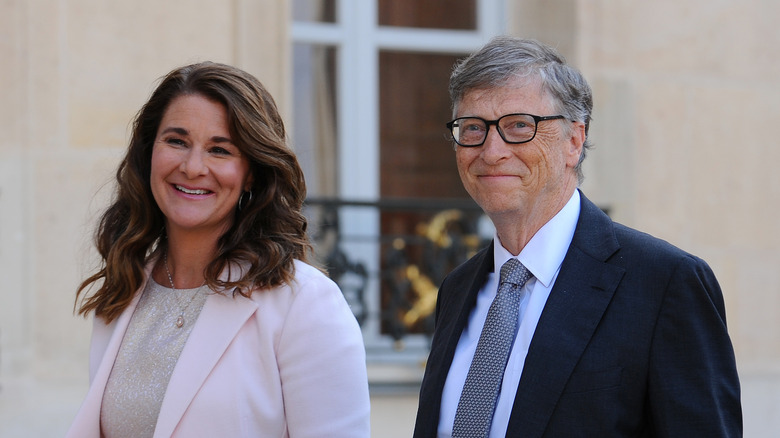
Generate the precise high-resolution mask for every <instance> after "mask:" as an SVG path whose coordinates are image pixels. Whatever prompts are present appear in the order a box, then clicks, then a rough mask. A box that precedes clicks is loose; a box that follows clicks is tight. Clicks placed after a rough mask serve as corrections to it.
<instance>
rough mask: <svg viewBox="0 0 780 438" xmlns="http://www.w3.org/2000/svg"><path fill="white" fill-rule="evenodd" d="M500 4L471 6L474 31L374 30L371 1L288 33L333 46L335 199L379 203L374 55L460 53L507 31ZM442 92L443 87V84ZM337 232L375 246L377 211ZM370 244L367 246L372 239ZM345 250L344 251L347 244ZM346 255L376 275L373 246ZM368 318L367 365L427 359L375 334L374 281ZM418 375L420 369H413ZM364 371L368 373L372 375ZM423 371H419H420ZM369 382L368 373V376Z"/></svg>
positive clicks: (392, 374)
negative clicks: (336, 153)
mask: <svg viewBox="0 0 780 438" xmlns="http://www.w3.org/2000/svg"><path fill="white" fill-rule="evenodd" d="M506 11H507V9H506V4H505V0H477V26H476V27H477V28H476V29H475V30H444V29H421V28H409V27H403V28H402V27H389V26H379V25H378V20H377V1H376V0H336V20H335V21H336V22H335V23H318V22H298V21H294V22H293V23H292V26H291V39H292V42H293V43H309V44H317V45H325V46H332V47H335V48H336V49H337V50H336V53H337V89H338V91H337V93H338V95H337V99H336V101H337V111H338V117H337V120H338V126H337V132H338V134H337V141H338V148H339V161H338V187H339V189H338V190H339V193H338V195H339V197H340V198H341V199H346V200H355V201H376V200H378V199H379V198H380V186H379V176H380V163H379V147H380V145H379V53H380V51H381V50H397V51H408V52H417V53H436V54H442V53H450V54H464V53H469V52H472V51H474V50H476V49H478V48H479V47H481V46H482V45H483V44H485V43H486V42H487V41H488V40H489V39H490V38H491V37H493V36H495V35H498V34H501V33H503V32H505V31H506V19H505V14H506ZM441 86H442V87H447V84H446V83H442V84H441ZM340 220H341V228H342V229H343V230H348V231H349V234H350V235H355V234H359V235H361V236H366V237H367V239H366V241H373V242H378V239H377V237H378V236H379V234H380V230H379V212H378V211H375V210H368V209H357V208H356V209H353V210H352V211H343V212H342V215H341V217H340ZM372 238H373V239H372ZM345 247H347V246H346V245H345ZM347 248H348V250H349V253H350V254H356V253H357V254H359V255H360V258H361V259H362V260H368V261H369V264H370V266H367V268H368V269H369V272H377V271H378V270H379V245H378V243H372V244H361V245H354V246H349V247H347ZM366 306H367V310H368V315H369V317H368V318H367V319H366V321H365V323H364V325H363V335H364V338H365V342H366V348H367V351H368V355H369V364H371V363H374V364H385V365H387V364H393V363H396V364H398V363H407V364H408V363H415V364H419V363H420V362H421V361H424V359H425V358H426V357H427V340H426V339H424V338H423V337H422V336H416V337H415V336H409V337H407V338H405V339H404V345H405V348H404V351H403V352H401V353H400V354H399V352H397V351H395V350H394V348H393V347H394V345H393V341H392V339H390V338H389V337H388V336H386V335H381V334H380V321H378V320H377V317H378V315H379V314H380V309H379V307H380V302H379V284H378V282H377V281H376V279H375V278H374V279H372V281H371V282H370V283H369V287H368V290H367V292H366ZM415 368H417V369H418V370H421V368H420V367H415ZM369 371H372V369H371V368H370V369H369ZM373 371H374V372H373V379H372V380H375V381H377V380H379V381H381V380H383V379H384V378H385V377H387V379H389V380H390V381H398V380H405V378H406V377H408V379H409V380H412V381H413V380H415V379H419V375H418V371H412V372H411V375H409V376H403V375H402V374H403V373H404V372H403V371H402V370H399V369H398V368H397V367H396V368H394V369H392V370H390V371H389V372H384V371H382V370H379V369H378V368H377V367H374V370H373ZM419 372H421V371H419ZM370 377H372V373H370Z"/></svg>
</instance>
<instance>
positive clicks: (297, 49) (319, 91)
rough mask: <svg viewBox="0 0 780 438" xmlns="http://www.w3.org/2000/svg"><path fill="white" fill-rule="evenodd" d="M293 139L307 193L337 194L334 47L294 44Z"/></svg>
mask: <svg viewBox="0 0 780 438" xmlns="http://www.w3.org/2000/svg"><path fill="white" fill-rule="evenodd" d="M293 62H294V65H293V72H294V73H293V74H294V79H293V80H294V84H293V105H294V106H293V117H292V120H291V124H292V141H293V148H294V149H295V153H296V154H297V155H298V160H299V161H300V163H301V167H302V168H303V172H304V174H305V175H306V185H307V191H308V195H309V196H335V195H336V194H337V193H338V181H337V180H336V175H337V172H336V168H337V165H338V147H337V131H336V126H337V124H336V122H337V119H336V117H337V111H336V108H337V102H336V96H337V93H336V77H335V75H336V67H335V66H336V49H335V48H334V47H330V46H322V45H313V44H302V43H297V44H294V45H293Z"/></svg>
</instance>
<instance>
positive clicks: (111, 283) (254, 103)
mask: <svg viewBox="0 0 780 438" xmlns="http://www.w3.org/2000/svg"><path fill="white" fill-rule="evenodd" d="M187 94H193V95H201V96H204V97H206V98H208V99H210V100H213V101H214V102H219V103H221V104H223V105H224V106H225V109H226V110H227V115H228V126H229V129H230V136H231V139H232V140H233V143H234V144H235V145H236V146H237V147H238V148H239V149H240V150H241V153H242V154H244V156H246V157H247V158H248V159H249V161H250V163H251V172H252V175H253V177H254V182H253V185H252V194H253V196H252V197H251V200H248V199H249V196H248V195H246V196H245V198H246V199H245V200H244V202H243V203H242V208H241V209H240V210H239V209H236V212H235V215H236V216H235V220H234V222H233V225H232V226H231V228H230V229H229V230H228V231H227V232H226V233H225V234H224V235H223V236H222V237H221V238H220V239H219V242H218V243H217V252H216V254H215V256H214V259H213V260H212V261H211V263H210V264H209V265H208V266H207V267H206V270H205V272H204V276H205V279H206V282H207V284H208V285H209V286H210V287H211V288H212V289H214V290H222V289H227V288H233V287H235V288H236V291H237V292H238V293H240V294H241V295H244V296H247V297H248V296H249V295H251V294H252V291H253V290H255V289H257V288H266V287H273V286H277V285H280V284H282V283H286V282H289V281H291V280H292V277H293V274H294V272H293V270H294V265H293V261H294V260H295V259H299V260H304V261H305V260H307V255H308V254H309V252H310V251H311V245H310V242H309V239H308V236H307V234H306V226H307V222H306V218H305V217H304V216H303V214H302V212H301V209H302V206H303V201H304V198H305V197H306V185H305V182H304V178H303V172H302V171H301V168H300V166H299V164H298V161H297V159H296V157H295V155H294V153H293V152H292V151H291V150H290V148H289V147H288V145H287V137H286V133H285V129H284V123H283V122H282V118H281V116H280V115H279V111H278V110H277V108H276V104H275V103H274V100H273V97H271V95H270V94H269V93H268V91H267V90H266V89H265V87H263V85H262V84H261V83H260V81H258V80H257V79H256V78H255V77H254V76H252V75H250V74H248V73H246V72H244V71H242V70H240V69H237V68H235V67H231V66H228V65H223V64H217V63H213V62H204V63H199V64H192V65H188V66H185V67H181V68H178V69H176V70H173V71H172V72H171V73H169V74H168V75H167V76H165V77H164V78H163V79H162V81H161V82H160V85H159V86H158V87H157V89H156V90H155V91H154V92H153V93H152V96H151V97H150V98H149V101H148V102H147V103H146V104H145V105H144V106H143V107H142V108H141V110H140V111H139V112H138V114H137V115H136V117H135V120H134V122H133V133H132V138H131V140H130V145H129V147H128V149H127V154H126V155H125V157H124V159H123V160H122V162H121V164H120V165H119V168H118V169H117V172H116V179H117V189H116V193H115V198H114V202H113V204H112V205H111V206H110V207H109V208H108V209H107V210H106V212H105V213H104V214H103V216H102V217H101V219H100V222H99V223H98V228H97V230H96V234H95V246H96V247H97V250H98V252H99V253H100V256H101V258H102V261H101V266H100V269H99V270H98V272H97V273H95V274H94V275H92V276H90V277H89V278H87V279H86V280H84V281H83V282H82V283H81V285H80V286H79V288H78V291H77V293H76V304H75V306H76V307H78V313H79V314H80V315H83V316H86V315H87V314H88V313H89V312H91V311H94V312H95V316H97V317H100V318H103V319H104V320H105V321H107V322H111V321H112V320H114V319H115V318H116V317H117V316H119V314H120V313H121V312H122V311H123V310H124V309H125V308H126V307H127V306H128V304H129V303H130V302H131V301H132V299H133V296H134V294H135V293H136V291H137V290H138V288H139V287H140V286H141V284H142V282H143V280H144V268H145V266H146V265H147V263H148V262H149V261H150V259H151V258H152V257H154V256H155V253H161V252H162V251H163V250H165V249H166V245H167V240H166V239H165V217H164V216H163V214H162V211H161V210H160V208H159V207H158V206H157V203H156V202H155V200H154V197H153V196H152V190H151V187H150V174H151V158H152V145H153V143H154V139H155V137H156V135H157V129H158V127H159V125H160V121H161V119H162V117H163V114H164V113H165V110H166V109H167V108H168V105H169V104H170V103H171V101H172V100H173V99H174V98H176V97H178V96H181V95H187ZM247 200H248V202H246V201H247ZM237 266H241V273H242V274H243V275H242V276H241V278H238V279H234V278H233V277H232V276H231V277H230V281H222V280H220V278H219V276H220V274H221V273H222V272H223V270H225V269H231V268H234V269H235V268H236V267H237ZM93 288H97V290H96V291H95V293H93V294H91V295H87V294H86V291H87V290H88V289H93Z"/></svg>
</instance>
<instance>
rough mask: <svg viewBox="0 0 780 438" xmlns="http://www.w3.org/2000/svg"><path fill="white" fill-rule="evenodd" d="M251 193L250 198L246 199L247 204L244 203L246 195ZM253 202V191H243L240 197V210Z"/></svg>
mask: <svg viewBox="0 0 780 438" xmlns="http://www.w3.org/2000/svg"><path fill="white" fill-rule="evenodd" d="M247 193H249V199H247V200H246V204H245V203H244V195H246V194H247ZM250 202H252V191H251V190H250V191H248V192H241V196H239V198H238V210H239V211H241V210H242V209H243V208H244V206H245V205H249V203H250Z"/></svg>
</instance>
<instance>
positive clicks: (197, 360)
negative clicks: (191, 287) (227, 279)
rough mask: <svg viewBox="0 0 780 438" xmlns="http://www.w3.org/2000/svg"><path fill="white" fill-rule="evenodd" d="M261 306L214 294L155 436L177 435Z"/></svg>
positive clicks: (173, 377)
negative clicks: (213, 372) (197, 397)
mask: <svg viewBox="0 0 780 438" xmlns="http://www.w3.org/2000/svg"><path fill="white" fill-rule="evenodd" d="M256 310H257V303H255V302H254V301H252V300H251V299H249V298H246V297H244V296H243V295H239V294H236V295H235V296H233V294H232V291H226V292H224V293H223V294H210V295H209V296H208V297H207V298H206V303H205V304H204V305H203V310H201V313H200V316H199V317H198V320H197V322H196V323H195V327H193V329H192V333H190V337H189V339H187V343H186V344H185V345H184V349H183V350H182V352H181V355H180V356H179V360H178V362H177V363H176V368H174V370H173V374H172V375H171V380H170V381H169V382H168V389H167V391H166V393H165V398H164V399H163V403H162V406H161V407H160V415H159V417H158V421H157V427H156V429H155V431H154V436H155V437H168V436H171V435H172V434H173V431H174V429H175V428H176V426H177V425H178V424H179V421H180V420H181V418H182V416H183V415H184V412H185V411H186V410H187V407H188V406H189V405H190V403H191V402H192V399H193V398H194V397H195V394H196V393H197V392H198V390H199V389H200V387H201V385H202V384H203V382H204V381H205V380H206V378H207V377H208V375H209V374H210V372H211V370H212V369H213V368H214V366H215V365H216V364H217V362H218V361H219V359H220V358H221V357H222V355H223V354H224V352H225V350H226V349H227V347H228V346H229V345H230V343H231V341H232V340H233V338H235V336H236V335H237V334H238V332H239V330H240V329H241V327H242V326H243V325H244V324H245V323H246V321H247V320H248V319H249V318H250V317H251V316H252V315H253V314H254V313H255V311H256Z"/></svg>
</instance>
